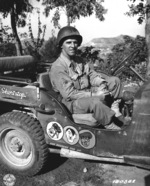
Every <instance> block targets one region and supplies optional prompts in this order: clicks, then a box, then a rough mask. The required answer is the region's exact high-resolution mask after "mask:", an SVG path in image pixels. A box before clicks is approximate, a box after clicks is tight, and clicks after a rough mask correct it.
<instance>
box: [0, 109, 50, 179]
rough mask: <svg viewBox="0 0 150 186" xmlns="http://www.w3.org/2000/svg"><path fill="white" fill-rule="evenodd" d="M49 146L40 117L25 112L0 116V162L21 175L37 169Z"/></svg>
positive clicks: (28, 174) (35, 172) (31, 173)
mask: <svg viewBox="0 0 150 186" xmlns="http://www.w3.org/2000/svg"><path fill="white" fill-rule="evenodd" d="M47 156H48V148H47V144H46V142H45V138H44V132H43V129H42V126H41V124H40V123H39V121H38V120H37V119H35V118H33V117H31V116H29V115H28V114H26V113H22V112H9V113H6V114H4V115H2V116H1V117H0V163H1V164H2V165H3V166H4V168H5V169H7V170H9V171H11V172H12V173H15V174H19V175H22V176H33V175H36V174H37V173H39V172H40V171H41V170H42V169H43V167H44V165H45V163H46V160H47Z"/></svg>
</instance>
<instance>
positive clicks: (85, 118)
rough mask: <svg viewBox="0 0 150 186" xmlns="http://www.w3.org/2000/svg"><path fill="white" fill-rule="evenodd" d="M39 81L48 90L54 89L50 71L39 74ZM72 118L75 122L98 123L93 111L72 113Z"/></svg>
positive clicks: (91, 124)
mask: <svg viewBox="0 0 150 186" xmlns="http://www.w3.org/2000/svg"><path fill="white" fill-rule="evenodd" d="M38 83H39V86H40V88H45V89H46V90H52V85H51V82H50V78H49V74H48V72H43V73H40V74H39V76H38ZM72 118H73V120H74V122H75V123H78V124H85V125H89V126H93V127H94V126H96V125H97V121H96V120H95V119H94V118H93V116H92V113H87V114H72Z"/></svg>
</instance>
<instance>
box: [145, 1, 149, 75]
mask: <svg viewBox="0 0 150 186" xmlns="http://www.w3.org/2000/svg"><path fill="white" fill-rule="evenodd" d="M147 5H149V6H150V0H147ZM145 37H146V44H147V49H148V54H147V55H148V61H147V73H146V76H147V77H148V78H150V13H147V15H146V26H145Z"/></svg>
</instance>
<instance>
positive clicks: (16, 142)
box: [10, 137, 23, 152]
mask: <svg viewBox="0 0 150 186" xmlns="http://www.w3.org/2000/svg"><path fill="white" fill-rule="evenodd" d="M10 150H11V151H13V152H23V142H22V141H21V140H20V139H19V138H17V137H14V138H13V139H12V140H11V142H10Z"/></svg>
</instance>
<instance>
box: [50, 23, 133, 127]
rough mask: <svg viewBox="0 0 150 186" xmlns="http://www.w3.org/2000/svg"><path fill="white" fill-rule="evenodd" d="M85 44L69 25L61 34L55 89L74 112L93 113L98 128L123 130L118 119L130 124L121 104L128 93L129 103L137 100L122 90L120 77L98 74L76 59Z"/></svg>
mask: <svg viewBox="0 0 150 186" xmlns="http://www.w3.org/2000/svg"><path fill="white" fill-rule="evenodd" d="M81 43H82V36H81V35H80V34H79V32H78V30H77V29H76V28H74V27H71V26H66V27H63V28H62V29H61V30H60V31H59V33H58V36H57V44H58V47H59V50H60V55H59V57H58V59H57V60H56V61H55V62H54V63H53V64H52V67H51V70H50V73H49V75H50V80H51V84H52V86H53V89H54V90H55V91H56V92H59V93H60V94H61V95H62V97H63V99H62V102H63V104H64V105H66V107H67V108H68V109H69V110H70V111H71V113H75V114H81V113H82V114H84V113H93V117H94V118H95V119H96V120H97V121H98V125H101V126H103V127H104V128H106V129H116V130H120V126H117V125H116V123H114V118H115V119H116V118H117V120H118V121H120V123H121V125H123V124H124V123H125V122H126V121H125V119H124V118H123V116H122V114H121V113H120V111H119V103H120V101H121V99H124V98H125V97H124V95H125V94H126V100H127V99H128V100H129V99H133V95H132V93H130V92H123V91H122V86H121V82H120V80H119V78H118V77H109V76H107V75H104V74H100V73H97V72H95V71H94V70H92V69H90V67H89V65H88V64H86V63H84V61H83V59H81V58H80V57H78V56H76V52H77V48H78V46H80V44H81ZM108 100H109V101H108ZM106 102H107V104H108V102H109V105H110V106H107V104H106Z"/></svg>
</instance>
